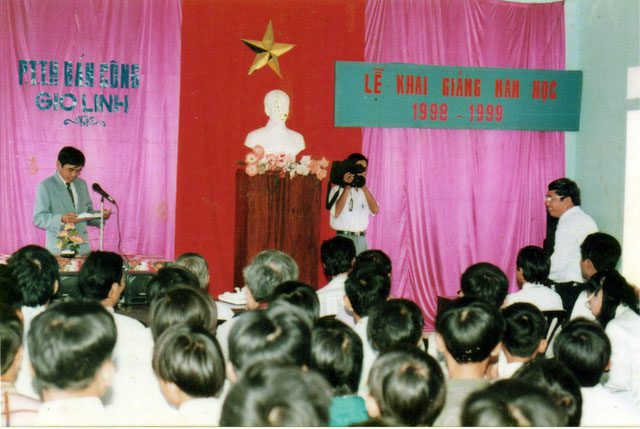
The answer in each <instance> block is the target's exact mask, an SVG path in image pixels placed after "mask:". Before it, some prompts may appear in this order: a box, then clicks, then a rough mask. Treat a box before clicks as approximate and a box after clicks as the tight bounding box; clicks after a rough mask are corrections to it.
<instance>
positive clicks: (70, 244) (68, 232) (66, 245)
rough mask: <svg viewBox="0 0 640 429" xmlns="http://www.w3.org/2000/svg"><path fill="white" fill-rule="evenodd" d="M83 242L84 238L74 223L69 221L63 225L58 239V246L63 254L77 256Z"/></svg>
mask: <svg viewBox="0 0 640 429" xmlns="http://www.w3.org/2000/svg"><path fill="white" fill-rule="evenodd" d="M82 243H84V239H83V238H82V236H81V235H80V234H79V233H78V230H76V225H75V224H74V223H71V222H68V223H65V224H64V225H62V227H61V228H60V231H59V232H58V240H57V241H56V247H57V248H58V249H60V255H61V256H71V257H73V256H75V255H76V253H78V248H80V245H81V244H82Z"/></svg>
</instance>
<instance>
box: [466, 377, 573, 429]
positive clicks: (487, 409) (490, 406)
mask: <svg viewBox="0 0 640 429" xmlns="http://www.w3.org/2000/svg"><path fill="white" fill-rule="evenodd" d="M462 409H463V412H462V425H463V426H517V427H528V426H566V425H567V421H568V418H567V414H566V413H565V412H564V410H563V409H561V408H560V407H559V406H557V405H556V404H555V403H554V401H553V400H552V399H551V398H549V396H548V395H547V393H546V392H545V391H544V390H542V389H540V388H537V387H534V386H531V385H530V384H528V383H525V382H523V381H522V380H515V379H506V380H500V381H497V382H495V383H494V384H492V385H491V386H489V387H487V388H486V389H484V390H480V391H476V392H473V393H472V394H471V395H469V397H468V398H467V399H466V401H465V404H464V406H463V408H462Z"/></svg>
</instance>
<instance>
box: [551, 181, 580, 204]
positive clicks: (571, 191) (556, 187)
mask: <svg viewBox="0 0 640 429" xmlns="http://www.w3.org/2000/svg"><path fill="white" fill-rule="evenodd" d="M548 190H549V191H556V194H558V195H559V196H560V197H563V198H564V197H569V198H571V201H572V202H573V205H574V206H579V205H580V188H578V185H577V184H576V182H574V181H573V180H571V179H567V178H566V177H562V178H560V179H556V180H554V181H553V182H551V183H549V187H548Z"/></svg>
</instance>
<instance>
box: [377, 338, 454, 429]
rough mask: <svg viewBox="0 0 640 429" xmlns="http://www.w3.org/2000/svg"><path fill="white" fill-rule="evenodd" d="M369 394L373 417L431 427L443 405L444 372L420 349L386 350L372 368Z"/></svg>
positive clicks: (397, 423) (404, 424)
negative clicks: (387, 351)
mask: <svg viewBox="0 0 640 429" xmlns="http://www.w3.org/2000/svg"><path fill="white" fill-rule="evenodd" d="M369 395H370V398H368V399H367V410H368V411H369V415H370V416H371V417H374V418H375V417H382V418H383V420H384V421H386V422H387V423H389V424H391V425H394V426H430V425H432V424H433V422H434V421H435V419H436V417H438V414H440V411H441V410H442V407H443V406H444V400H445V382H444V375H443V374H442V369H440V366H439V364H438V363H437V362H436V361H435V360H434V359H433V358H432V357H431V356H429V355H427V354H426V353H424V352H422V351H420V350H418V349H417V348H414V349H411V350H402V351H393V352H389V353H385V354H383V355H380V356H379V357H378V359H376V361H375V363H374V364H373V366H372V367H371V372H370V373H369ZM372 399H373V401H372Z"/></svg>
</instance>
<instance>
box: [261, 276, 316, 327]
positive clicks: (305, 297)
mask: <svg viewBox="0 0 640 429" xmlns="http://www.w3.org/2000/svg"><path fill="white" fill-rule="evenodd" d="M280 301H284V302H288V303H289V304H291V305H294V306H296V307H298V308H299V309H301V310H303V311H304V312H305V313H307V316H308V317H309V319H310V320H311V321H312V322H315V321H316V320H318V317H320V301H319V300H318V295H317V294H316V290H315V289H314V288H312V287H311V286H309V285H307V284H304V283H301V282H298V281H293V280H291V281H287V282H284V283H281V284H280V285H279V286H277V287H276V288H275V289H274V291H273V294H272V295H271V298H270V299H269V305H273V304H274V303H276V302H280Z"/></svg>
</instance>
